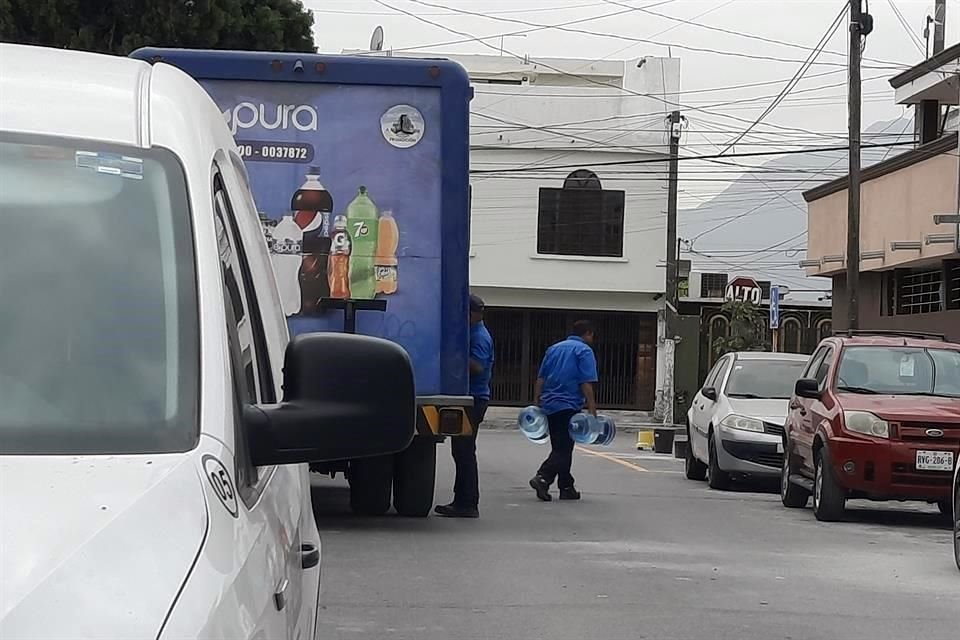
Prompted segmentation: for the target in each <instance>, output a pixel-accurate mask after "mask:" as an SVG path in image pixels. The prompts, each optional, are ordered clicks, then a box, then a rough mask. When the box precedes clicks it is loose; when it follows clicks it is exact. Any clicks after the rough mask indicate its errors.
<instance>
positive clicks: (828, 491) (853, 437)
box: [780, 332, 960, 521]
mask: <svg viewBox="0 0 960 640" xmlns="http://www.w3.org/2000/svg"><path fill="white" fill-rule="evenodd" d="M784 452H785V455H784V456H783V470H782V477H781V483H780V494H781V499H782V500H783V504H784V506H786V507H792V508H800V507H804V506H806V504H807V500H808V499H809V498H810V495H811V494H812V495H813V511H814V514H815V515H816V517H817V519H818V520H824V521H835V520H839V519H840V518H841V517H842V516H843V511H844V507H845V505H846V501H847V499H848V498H868V499H871V500H923V501H926V502H931V503H937V504H938V505H939V506H940V510H941V512H943V513H944V514H945V515H947V514H950V513H952V511H953V505H952V502H953V500H952V496H951V491H952V489H953V482H954V481H953V478H954V468H955V467H956V465H957V460H958V457H960V344H953V343H949V342H946V340H944V339H943V338H942V337H941V336H936V337H934V336H932V335H930V334H923V335H921V334H916V333H907V332H896V333H894V332H849V333H847V334H844V335H837V336H834V337H832V338H827V339H825V340H823V342H821V343H820V345H819V346H818V348H817V350H816V352H814V354H813V356H811V358H810V361H809V362H808V363H807V367H806V369H805V370H804V373H803V374H802V377H801V379H800V380H798V381H797V383H796V390H795V392H794V396H793V398H792V399H791V401H790V411H789V413H788V415H787V421H786V427H785V430H784Z"/></svg>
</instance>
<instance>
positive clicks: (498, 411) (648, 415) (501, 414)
mask: <svg viewBox="0 0 960 640" xmlns="http://www.w3.org/2000/svg"><path fill="white" fill-rule="evenodd" d="M519 412H520V407H490V408H489V409H487V416H486V418H484V420H483V428H484V429H516V428H517V414H518V413H519ZM601 413H603V414H604V415H608V416H610V417H611V418H613V421H614V422H615V423H616V425H617V430H618V431H621V432H624V433H633V432H636V431H640V430H643V429H654V428H659V427H662V426H663V424H662V423H659V422H657V421H655V420H654V418H653V413H652V412H648V411H601Z"/></svg>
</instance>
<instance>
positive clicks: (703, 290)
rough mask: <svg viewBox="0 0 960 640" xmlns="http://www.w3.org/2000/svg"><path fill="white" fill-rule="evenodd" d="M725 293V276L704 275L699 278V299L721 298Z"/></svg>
mask: <svg viewBox="0 0 960 640" xmlns="http://www.w3.org/2000/svg"><path fill="white" fill-rule="evenodd" d="M726 291H727V274H725V273H704V274H702V275H701V276H700V297H701V298H722V297H723V296H724V294H725V293H726Z"/></svg>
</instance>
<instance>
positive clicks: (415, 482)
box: [393, 436, 437, 518]
mask: <svg viewBox="0 0 960 640" xmlns="http://www.w3.org/2000/svg"><path fill="white" fill-rule="evenodd" d="M436 476H437V443H436V442H434V441H433V439H432V438H422V437H419V436H418V437H416V438H414V439H413V442H411V443H410V446H409V447H407V448H406V449H405V450H404V451H401V452H400V453H398V454H397V455H396V457H395V460H394V467H393V506H394V508H395V509H396V510H397V513H398V514H400V515H401V516H406V517H410V518H425V517H426V516H427V515H429V513H430V509H432V508H433V485H434V482H435V480H436Z"/></svg>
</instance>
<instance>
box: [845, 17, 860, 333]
mask: <svg viewBox="0 0 960 640" xmlns="http://www.w3.org/2000/svg"><path fill="white" fill-rule="evenodd" d="M860 2H861V0H850V69H849V88H848V91H847V102H848V104H847V111H848V114H849V122H848V124H849V132H848V135H849V145H850V150H849V154H850V175H849V185H848V187H847V328H848V329H859V328H860V308H859V305H860V300H859V293H860V106H861V105H860V103H861V95H860V42H861V36H860V33H861V29H862V18H861V16H862V14H861V11H860Z"/></svg>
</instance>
